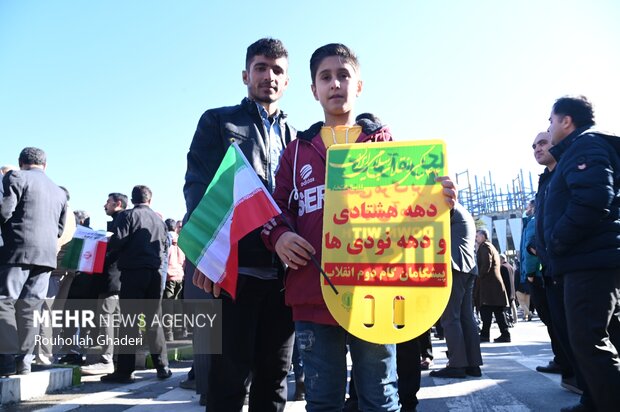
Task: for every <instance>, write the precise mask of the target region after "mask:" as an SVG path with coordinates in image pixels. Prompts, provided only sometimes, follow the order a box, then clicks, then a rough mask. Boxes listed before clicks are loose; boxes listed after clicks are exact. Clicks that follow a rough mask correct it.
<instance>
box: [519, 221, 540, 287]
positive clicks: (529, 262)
mask: <svg viewBox="0 0 620 412" xmlns="http://www.w3.org/2000/svg"><path fill="white" fill-rule="evenodd" d="M523 220H524V222H523V225H524V227H525V228H524V229H523V235H522V238H521V282H522V283H524V282H526V279H525V278H526V277H527V276H528V275H529V276H536V277H541V276H542V272H541V271H540V260H539V259H538V255H533V254H531V253H530V251H529V250H528V248H529V247H536V218H535V217H534V216H531V217H529V218H525V219H523ZM536 253H538V250H536Z"/></svg>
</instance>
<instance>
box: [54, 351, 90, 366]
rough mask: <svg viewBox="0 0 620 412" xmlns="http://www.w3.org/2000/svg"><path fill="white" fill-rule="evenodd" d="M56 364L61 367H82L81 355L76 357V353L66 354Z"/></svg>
mask: <svg viewBox="0 0 620 412" xmlns="http://www.w3.org/2000/svg"><path fill="white" fill-rule="evenodd" d="M58 363H60V364H62V365H83V364H84V360H83V359H82V355H78V354H77V353H68V354H66V355H65V356H63V357H62V358H60V359H59V360H58Z"/></svg>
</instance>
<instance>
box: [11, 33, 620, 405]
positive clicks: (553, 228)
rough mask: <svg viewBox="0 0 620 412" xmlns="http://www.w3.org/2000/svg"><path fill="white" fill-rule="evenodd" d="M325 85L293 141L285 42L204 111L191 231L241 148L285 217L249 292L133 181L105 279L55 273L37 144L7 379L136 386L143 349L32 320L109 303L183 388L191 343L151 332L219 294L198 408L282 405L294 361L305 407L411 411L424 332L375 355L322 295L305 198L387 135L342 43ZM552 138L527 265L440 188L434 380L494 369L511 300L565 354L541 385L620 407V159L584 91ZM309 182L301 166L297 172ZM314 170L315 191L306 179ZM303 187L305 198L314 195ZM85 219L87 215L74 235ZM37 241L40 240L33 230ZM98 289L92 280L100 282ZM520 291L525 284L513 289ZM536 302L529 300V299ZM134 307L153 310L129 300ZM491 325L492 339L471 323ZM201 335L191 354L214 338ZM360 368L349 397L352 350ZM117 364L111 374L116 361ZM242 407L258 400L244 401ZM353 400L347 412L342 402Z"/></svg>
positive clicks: (26, 159)
mask: <svg viewBox="0 0 620 412" xmlns="http://www.w3.org/2000/svg"><path fill="white" fill-rule="evenodd" d="M310 76H311V89H312V94H313V96H314V98H315V99H316V100H317V101H318V102H319V103H320V105H321V107H322V109H323V113H324V119H323V120H322V121H319V122H318V123H316V124H314V125H312V126H311V127H310V128H309V129H307V130H305V131H297V130H295V129H294V128H293V127H292V126H291V125H290V124H289V123H288V122H287V117H286V115H285V113H284V112H283V111H282V110H281V109H280V107H279V101H280V99H281V97H282V96H283V93H284V92H285V90H286V88H287V86H288V81H289V79H288V52H287V50H286V48H285V47H284V45H283V44H282V42H281V41H279V40H276V39H271V38H264V39H260V40H258V41H256V42H255V43H253V44H252V45H250V46H249V47H248V49H247V54H246V60H245V69H244V70H243V72H242V79H243V83H244V84H245V85H246V86H247V91H248V95H247V97H246V98H244V99H243V100H242V101H241V103H240V104H238V105H236V106H229V107H220V108H215V109H210V110H207V111H206V112H205V113H204V114H203V115H202V117H201V118H200V120H199V122H198V126H197V129H196V132H195V134H194V137H193V140H192V142H191V145H190V148H189V153H188V155H187V172H186V175H185V186H184V190H183V191H184V196H185V201H186V206H187V213H186V216H185V218H184V221H187V219H188V218H189V216H190V215H191V214H192V212H193V211H194V210H195V209H196V207H197V205H198V203H199V202H200V200H201V199H202V197H203V194H204V193H205V191H206V189H207V187H208V186H209V185H210V184H211V181H212V180H213V178H214V176H215V173H216V170H217V168H218V165H219V164H220V162H221V160H222V159H223V157H224V154H225V152H226V150H227V148H228V147H229V145H230V144H231V137H232V138H234V140H235V142H236V143H237V144H238V145H239V148H240V150H241V151H242V152H243V153H244V154H245V156H246V158H247V160H248V162H249V164H250V165H251V166H252V168H253V169H254V171H255V172H256V174H257V175H258V177H259V178H260V179H261V181H262V182H263V184H264V185H265V187H266V188H267V189H269V191H271V192H272V193H273V197H274V199H275V201H276V203H277V204H278V206H279V207H280V208H281V209H282V211H283V214H282V215H281V216H279V217H276V218H275V219H274V220H272V221H271V222H269V223H268V224H266V225H265V226H264V227H262V228H258V229H256V230H254V231H253V232H251V233H250V234H248V235H247V236H245V237H244V238H243V239H242V240H241V242H240V246H239V251H238V260H239V269H238V275H239V277H238V283H237V289H236V297H235V298H234V299H233V297H232V296H231V295H230V294H228V293H226V291H224V290H222V289H221V288H220V287H219V285H218V284H217V283H215V284H214V283H213V282H212V281H211V280H210V279H209V278H208V277H206V276H205V274H203V273H201V272H200V270H198V269H197V268H195V267H194V266H193V265H192V263H191V262H189V261H186V260H185V258H184V255H183V253H182V251H181V250H180V249H179V247H178V242H177V240H178V232H179V230H180V228H181V226H182V225H183V222H176V221H174V220H172V219H168V220H165V221H164V220H163V219H162V217H161V216H159V215H158V214H157V213H155V212H154V211H153V210H152V209H151V208H150V202H151V199H152V193H151V190H150V189H149V188H148V187H146V186H142V185H138V186H135V187H134V188H133V190H132V193H131V203H132V204H133V207H132V208H128V200H129V199H128V197H127V196H126V195H123V194H121V193H110V194H109V195H108V198H107V201H106V203H105V206H104V209H105V212H106V214H107V215H108V216H110V217H111V218H112V220H111V221H110V222H109V226H108V231H109V232H111V236H110V238H109V241H108V244H107V252H106V256H105V265H104V269H103V274H102V276H84V275H83V274H82V273H80V272H79V271H70V270H63V269H59V268H58V261H59V260H60V261H61V260H62V258H63V253H64V252H65V251H66V248H67V245H68V242H69V240H70V239H71V237H72V232H73V231H74V230H75V223H77V224H79V225H80V226H87V225H88V215H87V214H86V213H72V212H71V209H70V206H69V194H68V192H67V191H66V190H62V189H61V188H59V187H58V186H57V185H56V184H54V182H52V181H51V180H50V179H49V178H48V177H47V176H46V175H45V172H44V171H45V167H46V163H47V160H46V157H45V153H44V152H43V151H42V150H40V149H37V148H25V149H24V150H23V151H22V152H21V154H20V155H19V169H15V170H6V171H5V170H3V174H4V176H3V181H2V183H3V186H2V187H3V192H4V193H3V197H2V203H1V204H0V224H1V226H0V227H1V230H2V241H3V244H2V246H1V247H0V333H2V334H3V337H4V339H3V340H1V341H0V375H10V374H14V373H18V374H26V373H29V372H30V370H31V364H32V363H33V362H34V361H37V362H41V363H51V362H53V361H58V362H67V363H78V364H81V366H82V372H83V373H85V374H101V375H102V376H101V380H102V381H107V382H117V383H128V382H132V381H133V379H134V378H133V372H134V370H135V367H136V365H135V364H136V361H135V353H134V352H133V351H132V350H127V348H124V350H121V349H120V348H119V345H108V346H103V347H99V348H96V349H97V350H91V349H90V348H88V350H86V351H85V350H84V348H83V347H80V345H73V346H71V347H65V348H63V350H62V352H63V356H62V357H61V358H60V359H53V355H54V353H53V349H52V348H50V347H49V346H45V345H42V346H40V347H38V348H36V351H35V346H36V345H35V335H37V334H38V333H41V334H47V335H48V336H50V335H51V336H54V335H58V334H62V335H64V336H74V335H76V334H80V335H84V334H87V333H89V332H87V331H85V330H78V331H76V330H72V329H70V328H63V329H62V330H61V331H54V330H47V331H43V329H41V331H39V330H38V329H37V328H35V327H34V324H33V319H32V318H33V314H34V313H35V312H37V311H41V310H44V309H45V308H47V309H52V308H56V307H58V305H61V304H62V305H65V306H64V307H71V302H72V300H74V301H77V300H80V299H90V300H93V301H94V302H96V308H95V309H96V311H97V313H104V314H109V315H113V314H115V313H116V314H118V313H123V314H129V315H131V314H134V315H140V314H142V315H143V316H144V317H145V319H146V325H147V326H146V327H145V328H143V330H142V331H140V330H139V329H138V328H137V327H135V326H131V325H130V326H123V327H121V328H120V330H119V331H114V330H110V329H109V328H108V329H106V330H99V331H98V332H92V333H98V334H104V335H108V336H113V335H114V334H115V333H117V334H119V335H122V336H127V337H131V338H134V339H137V338H139V337H140V336H144V337H145V339H146V342H147V343H148V347H149V351H150V355H151V359H152V364H153V367H154V368H155V369H156V372H157V377H158V378H160V379H166V378H168V377H170V376H171V371H170V368H169V367H168V359H167V346H166V341H169V340H172V339H175V338H184V337H186V336H187V335H186V333H187V331H185V330H183V329H174V328H172V327H171V328H163V327H162V326H161V325H159V326H155V327H153V326H152V322H150V320H152V319H153V317H155V316H156V315H158V314H161V311H162V305H161V300H162V298H163V300H164V303H163V311H164V313H176V312H179V311H182V310H183V308H182V307H180V306H179V305H178V303H179V300H180V298H184V299H204V300H207V299H217V300H219V301H220V302H221V305H222V336H221V339H222V351H221V353H216V354H203V353H204V352H201V351H195V355H194V363H193V367H192V370H191V371H190V373H189V374H188V378H187V380H185V381H183V382H182V383H181V386H182V387H186V388H191V389H194V390H196V391H197V393H199V394H200V395H201V397H200V402H201V404H204V405H206V410H207V411H210V412H213V411H217V412H220V411H235V412H237V411H241V410H242V408H243V405H244V403H249V408H250V410H255V411H265V412H267V411H283V410H284V406H285V404H286V400H287V382H286V378H287V375H288V372H289V369H290V367H291V364H293V365H294V366H295V375H296V381H297V385H296V390H297V392H298V393H297V394H296V397H297V398H298V399H305V401H306V408H307V410H308V411H341V410H343V408H346V410H348V411H355V410H362V411H371V410H372V411H375V410H384V411H398V410H401V411H413V410H415V409H416V407H417V404H418V400H417V397H416V394H417V392H418V390H419V388H420V376H421V369H422V368H428V367H430V366H431V364H432V361H431V356H432V354H428V353H426V354H425V351H424V346H425V344H424V341H425V340H426V339H428V340H430V331H428V332H427V333H426V334H424V335H423V336H422V337H419V338H416V339H413V340H411V341H408V342H403V343H399V344H376V343H371V342H367V341H365V340H363V339H360V338H358V337H356V336H354V335H352V334H350V333H348V332H347V331H346V330H345V329H344V328H343V327H342V326H340V325H339V324H338V323H337V322H336V321H335V320H334V317H333V316H332V314H331V313H330V311H329V310H328V309H327V305H326V303H325V301H324V299H323V296H322V293H321V290H320V285H319V278H320V273H319V269H318V268H317V267H316V266H315V265H313V264H312V257H313V256H314V257H316V258H317V259H318V261H320V260H321V259H320V258H321V249H322V226H323V208H322V205H317V207H312V208H311V207H309V204H310V199H308V202H306V199H304V196H305V193H308V190H309V189H312V190H315V191H316V192H317V193H318V192H322V191H324V190H325V170H326V164H325V162H326V152H327V149H328V148H329V147H330V146H331V145H334V144H343V143H372V142H386V141H391V140H392V133H391V131H390V129H389V128H388V127H386V126H385V125H382V124H381V122H380V121H379V119H378V118H377V117H376V116H373V115H369V114H366V115H364V116H357V117H356V116H355V102H356V99H357V97H358V96H359V95H360V94H361V93H362V90H363V82H362V79H361V74H360V63H359V61H358V59H357V57H356V56H355V54H354V53H353V52H352V50H351V49H349V48H348V47H347V46H345V45H343V44H336V43H332V44H327V45H325V46H322V47H319V48H318V49H317V50H315V52H314V53H313V54H312V56H311V58H310ZM549 120H550V126H549V130H548V131H547V132H543V133H540V134H539V135H538V136H537V137H536V139H535V141H534V144H533V145H532V147H533V149H534V156H535V159H536V161H537V162H538V163H539V164H541V165H542V166H545V171H544V173H543V174H541V178H540V183H539V190H538V195H537V197H536V199H535V201H533V202H532V203H530V204H528V206H527V213H526V215H527V216H526V218H524V232H523V241H522V244H521V245H519V246H520V255H519V256H517V258H518V261H519V267H518V268H517V269H516V271H515V268H514V267H513V266H512V265H511V264H510V263H509V262H508V258H507V256H505V255H502V254H500V253H499V252H498V250H497V249H496V248H495V246H494V245H493V243H492V238H491V235H490V233H489V231H488V230H486V229H484V228H478V230H477V229H476V225H475V222H474V219H473V217H472V216H471V214H470V213H469V212H468V211H467V210H466V209H465V208H464V207H463V206H462V205H461V204H459V203H458V201H457V192H456V188H455V186H454V184H453V183H452V181H451V180H450V179H449V178H447V177H439V178H437V181H438V183H439V184H440V185H441V187H442V190H443V191H442V195H443V197H444V200H445V202H446V204H447V205H448V207H449V209H450V230H451V247H452V248H451V266H452V274H453V278H452V279H453V281H452V290H451V295H450V298H449V302H448V304H447V307H446V309H445V311H444V313H443V315H442V316H441V318H440V326H441V327H442V330H443V332H442V333H443V335H444V336H445V339H446V344H447V347H448V364H447V366H446V367H445V368H442V369H434V370H432V371H431V372H430V375H431V376H433V377H437V378H461V379H465V378H475V377H480V376H481V375H482V372H483V370H482V369H481V366H482V365H483V359H482V357H481V353H480V342H489V341H491V324H492V320H493V317H495V320H496V322H497V325H498V327H499V330H500V335H499V336H497V337H494V339H493V341H494V342H510V341H511V335H510V331H509V328H510V326H511V324H512V323H514V322H517V320H518V316H517V308H516V302H518V303H519V306H520V307H521V309H522V312H523V317H524V318H525V319H529V318H531V313H530V312H531V307H532V303H533V304H534V305H535V307H536V312H537V313H538V314H539V316H540V318H541V319H542V320H543V322H544V323H545V324H546V326H547V328H548V331H549V335H550V338H551V342H552V347H553V352H554V355H555V357H554V359H553V360H551V361H550V362H549V364H548V365H544V366H540V367H539V370H540V371H541V372H553V373H557V372H559V373H561V374H562V386H564V387H565V388H567V389H569V390H573V391H576V392H578V393H580V394H581V401H580V403H579V404H577V405H575V406H573V407H571V408H568V410H571V411H595V410H596V411H611V410H617V409H618V407H619V405H620V392H619V391H618V390H617V389H618V388H620V360H619V358H618V348H620V154H619V153H620V145H619V144H618V138H616V137H615V136H610V135H606V134H603V133H600V132H597V131H595V130H593V128H592V127H593V126H594V114H593V110H592V106H591V104H590V103H589V102H588V101H587V100H586V99H585V98H583V97H577V98H574V97H563V98H560V99H558V100H557V101H556V102H555V103H554V105H553V107H552V111H551V116H550V119H549ZM302 168H305V169H302ZM307 170H311V171H312V172H311V173H312V177H313V179H306V178H307ZM302 188H303V190H302ZM72 214H74V215H75V218H76V219H75V220H76V221H77V222H73V219H72V216H71V215H72ZM35 228H36V236H34V235H33V233H34V230H35ZM95 279H96V280H95ZM515 283H516V284H515ZM530 297H531V301H530ZM135 300H139V301H141V302H143V304H142V305H140V307H136V305H132V302H133V301H135ZM477 311H479V313H480V319H481V322H482V325H481V328H480V329H479V327H478V323H477V320H476V317H475V314H476V312H477ZM205 333H206V332H205V331H204V330H201V329H196V330H194V331H193V334H192V340H193V345H194V347H202V346H203V345H206V343H205V342H207V341H208V340H209V337H208V336H205ZM347 352H348V353H350V356H351V359H352V363H353V367H352V371H351V383H350V385H349V386H350V388H349V398H348V400H347V399H346V398H347V363H346V354H347ZM114 358H116V360H114ZM246 398H247V399H246ZM345 400H346V401H347V402H346V405H345Z"/></svg>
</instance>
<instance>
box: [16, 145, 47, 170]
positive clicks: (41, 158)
mask: <svg viewBox="0 0 620 412" xmlns="http://www.w3.org/2000/svg"><path fill="white" fill-rule="evenodd" d="M46 162H47V156H46V155H45V152H44V151H43V150H41V149H39V148H37V147H25V148H24V149H23V150H22V151H21V153H20V154H19V164H20V165H37V166H43V165H44V164H45V163H46Z"/></svg>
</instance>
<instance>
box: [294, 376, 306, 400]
mask: <svg viewBox="0 0 620 412" xmlns="http://www.w3.org/2000/svg"><path fill="white" fill-rule="evenodd" d="M295 400H296V401H305V400H306V385H305V384H304V382H303V381H299V382H295Z"/></svg>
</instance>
